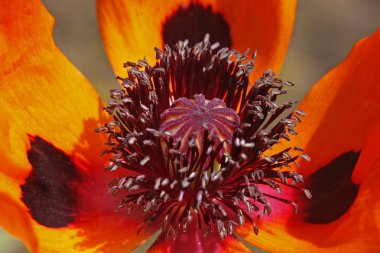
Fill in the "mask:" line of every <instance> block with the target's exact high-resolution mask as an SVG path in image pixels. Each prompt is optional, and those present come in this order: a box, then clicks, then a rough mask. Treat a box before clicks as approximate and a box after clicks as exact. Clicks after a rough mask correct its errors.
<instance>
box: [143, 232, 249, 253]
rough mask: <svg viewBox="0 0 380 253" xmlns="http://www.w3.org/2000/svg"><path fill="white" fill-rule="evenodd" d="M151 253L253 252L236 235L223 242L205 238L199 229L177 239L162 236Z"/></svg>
mask: <svg viewBox="0 0 380 253" xmlns="http://www.w3.org/2000/svg"><path fill="white" fill-rule="evenodd" d="M148 252H150V253H170V252H173V253H177V252H178V253H193V252H197V253H202V252H246V253H248V252H251V251H250V250H249V249H248V248H247V247H246V246H245V245H244V244H243V243H242V242H241V241H240V240H239V239H238V238H236V237H235V236H234V235H231V236H228V237H225V238H224V239H223V240H222V239H220V238H219V236H217V235H215V234H213V235H209V236H208V237H206V238H204V237H203V234H202V233H201V232H200V231H199V230H198V228H197V227H194V228H193V229H190V230H188V231H186V232H179V233H178V234H177V236H176V238H175V239H173V238H166V236H165V235H164V234H160V236H159V237H158V238H157V241H156V242H155V243H154V244H153V245H152V246H151V248H150V249H149V251H148Z"/></svg>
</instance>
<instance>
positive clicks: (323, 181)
mask: <svg viewBox="0 0 380 253" xmlns="http://www.w3.org/2000/svg"><path fill="white" fill-rule="evenodd" d="M359 155H360V152H354V151H349V152H346V153H344V154H341V155H340V156H338V157H336V158H335V159H334V160H332V161H331V162H330V163H329V164H327V165H326V166H324V167H322V168H320V169H319V170H318V171H316V172H315V173H314V174H312V175H311V176H310V177H309V178H307V179H306V180H305V181H306V184H307V186H306V187H305V188H307V189H309V190H310V192H311V193H312V194H313V197H312V199H310V200H309V201H306V202H304V203H305V206H304V207H303V209H304V211H303V212H304V213H305V216H304V220H305V222H308V223H312V224H327V223H330V222H333V221H335V220H337V219H339V218H340V217H341V216H342V215H343V214H345V213H346V212H347V210H348V209H349V208H350V206H351V205H352V203H353V202H354V201H355V198H356V196H357V194H358V191H359V185H356V184H354V183H353V182H352V172H353V171H354V168H355V166H356V163H357V161H358V159H359Z"/></svg>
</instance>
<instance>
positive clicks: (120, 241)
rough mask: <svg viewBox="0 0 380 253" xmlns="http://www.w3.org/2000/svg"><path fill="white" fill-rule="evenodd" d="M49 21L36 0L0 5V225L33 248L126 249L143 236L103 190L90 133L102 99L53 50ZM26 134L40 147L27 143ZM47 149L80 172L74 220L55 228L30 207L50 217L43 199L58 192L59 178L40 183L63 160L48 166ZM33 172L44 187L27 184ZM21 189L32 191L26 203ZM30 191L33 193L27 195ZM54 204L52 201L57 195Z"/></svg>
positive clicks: (100, 162) (99, 145) (99, 144)
mask: <svg viewBox="0 0 380 253" xmlns="http://www.w3.org/2000/svg"><path fill="white" fill-rule="evenodd" d="M53 23H54V20H53V18H52V17H51V16H50V14H49V13H48V12H47V10H46V9H45V8H44V6H43V5H42V3H41V2H40V1H39V0H31V1H22V0H3V1H1V2H0V66H1V67H0V108H1V110H0V118H1V124H0V142H1V145H0V160H1V165H0V210H1V211H0V216H1V218H0V225H1V226H4V228H5V229H7V230H8V231H9V232H10V233H12V234H13V235H15V236H16V237H18V238H20V239H21V240H23V241H24V242H25V243H26V244H27V246H28V247H29V249H30V250H31V251H32V252H95V251H98V250H104V251H107V250H109V251H108V252H125V251H129V250H131V249H132V248H134V247H136V246H137V245H139V244H140V243H141V242H142V241H143V240H144V239H145V238H146V235H140V236H137V235H136V229H137V225H138V223H139V219H138V218H136V217H134V216H132V217H130V218H126V217H128V216H127V214H125V210H124V211H123V212H122V211H120V212H116V211H115V209H116V208H117V204H118V201H119V200H117V199H115V198H113V197H112V196H110V195H109V194H108V193H107V187H106V185H107V183H108V182H109V181H108V180H110V179H109V176H105V174H106V173H104V172H103V166H104V162H105V159H106V158H104V159H103V158H102V159H101V158H100V157H99V154H100V152H101V150H102V149H103V148H104V146H103V143H104V140H103V139H102V138H101V137H100V136H99V135H96V133H95V132H94V129H95V128H96V127H98V126H99V124H101V122H105V120H101V119H100V117H103V116H104V115H103V114H102V102H101V100H100V98H99V96H98V95H97V94H96V92H95V91H94V89H93V88H92V86H91V85H90V84H89V82H88V81H87V80H86V79H85V77H84V76H83V75H82V74H81V73H80V72H79V71H78V70H77V69H76V68H75V67H74V66H73V65H72V64H71V63H70V62H69V61H68V60H67V58H66V57H65V56H64V55H63V54H62V53H61V52H60V51H59V50H58V49H57V47H56V45H55V44H54V42H53V39H52V32H53ZM33 139H34V140H40V142H42V143H45V144H44V145H45V146H43V145H42V146H41V145H40V146H38V145H37V147H32V144H31V140H33ZM46 143H49V144H46ZM44 148H45V149H44ZM32 151H33V152H34V153H33V155H34V156H35V157H34V159H37V160H38V159H40V160H41V161H48V162H50V163H49V166H46V165H44V164H34V165H33V164H32V162H31V158H30V157H29V155H30V152H32ZM44 151H46V153H44ZM54 154H60V155H61V156H64V157H65V159H66V158H67V159H69V160H71V161H72V162H73V164H75V165H76V167H75V168H74V169H75V170H78V171H77V172H78V173H81V178H80V179H78V182H76V185H75V187H73V189H75V190H76V191H77V193H78V194H77V195H74V196H75V198H76V202H78V206H76V207H75V212H76V216H75V217H76V219H75V220H73V221H72V222H70V223H69V224H67V225H66V226H62V225H60V226H56V227H54V226H47V225H43V224H42V223H41V220H37V219H36V218H35V217H36V216H35V215H34V216H33V212H32V210H31V209H30V208H29V206H30V203H33V201H36V202H35V204H34V206H39V204H40V205H41V207H44V208H46V210H45V212H46V214H47V215H50V214H51V210H49V206H48V205H46V204H44V203H46V199H44V198H43V196H45V195H46V194H50V192H52V191H53V192H58V193H59V192H60V191H61V190H62V189H61V188H59V187H60V185H59V182H57V186H54V181H53V182H48V183H49V184H46V185H45V184H44V183H45V182H46V178H54V177H52V175H51V174H52V172H51V171H52V169H53V168H54V167H55V165H57V166H58V167H59V166H61V167H62V166H63V165H65V164H55V163H54V159H53V155H54ZM51 159H53V161H51ZM67 161H68V160H66V162H67ZM79 161H80V162H79ZM37 162H40V161H37ZM67 163H68V164H71V163H69V162H67ZM32 166H34V167H33V169H32ZM38 166H42V167H46V168H42V169H41V168H39V169H37V167H38ZM61 167H60V168H61ZM43 170H45V171H43ZM36 171H37V172H39V173H40V172H41V171H43V172H46V173H47V174H43V173H42V174H41V173H40V174H39V175H34V176H35V178H36V177H37V179H38V180H40V181H41V182H42V183H41V184H40V186H41V185H42V186H41V187H42V188H41V189H46V191H45V190H44V191H41V190H40V191H39V192H38V189H36V188H33V184H34V183H35V182H34V181H33V179H34V178H32V176H33V173H37V172H36ZM60 172H61V173H60V174H57V175H56V176H55V178H57V179H59V178H60V177H62V178H66V176H67V175H66V173H67V171H65V170H64V171H60ZM45 175H46V177H45ZM44 180H45V181H44ZM61 181H62V180H61ZM63 181H64V180H63ZM28 182H29V183H28ZM36 184H37V183H36ZM26 186H28V187H29V188H28V190H29V194H31V196H32V197H30V196H29V204H28V205H27V204H26V202H25V198H27V197H25V187H26ZM43 187H45V188H43ZM54 187H58V189H55V188H54ZM35 191H36V192H38V193H39V194H35V195H33V193H34V192H35ZM40 195H41V198H40V199H39V197H40ZM61 196H62V195H61ZM63 197H65V196H64V195H63ZM53 201H54V202H55V203H58V205H59V203H60V202H61V199H55V200H54V199H53ZM68 208H71V207H68ZM36 210H39V209H34V211H36ZM41 210H42V209H41ZM56 211H57V210H56ZM58 211H61V210H60V209H58ZM62 211H63V212H65V211H64V210H62ZM42 217H43V216H42ZM53 218H54V216H53ZM131 219H133V221H131ZM53 221H54V219H53Z"/></svg>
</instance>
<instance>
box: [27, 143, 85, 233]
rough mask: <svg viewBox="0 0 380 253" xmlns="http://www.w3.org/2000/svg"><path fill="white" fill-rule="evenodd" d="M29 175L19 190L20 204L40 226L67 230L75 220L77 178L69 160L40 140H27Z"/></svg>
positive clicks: (60, 151)
mask: <svg viewBox="0 0 380 253" xmlns="http://www.w3.org/2000/svg"><path fill="white" fill-rule="evenodd" d="M27 155H28V160H29V162H30V164H31V165H32V171H31V173H30V175H29V176H28V178H26V180H25V184H24V185H22V186H21V189H22V201H23V202H24V203H25V205H26V206H27V207H28V208H29V210H30V214H31V216H32V217H33V219H35V220H36V221H37V222H38V223H39V224H41V225H44V226H46V227H50V228H60V227H66V226H67V225H68V224H69V223H71V222H72V221H73V220H74V218H75V213H76V193H75V189H74V184H75V182H78V180H79V178H80V175H79V172H78V170H77V168H76V167H75V165H74V163H73V162H72V161H71V160H70V157H69V156H68V155H67V154H65V153H64V152H63V151H62V150H59V149H57V148H56V147H54V145H52V144H51V143H49V142H47V141H46V140H44V139H42V138H41V137H38V136H36V137H31V138H30V150H29V151H28V154H27Z"/></svg>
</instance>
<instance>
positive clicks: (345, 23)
mask: <svg viewBox="0 0 380 253" xmlns="http://www.w3.org/2000/svg"><path fill="white" fill-rule="evenodd" d="M43 2H44V3H45V5H46V7H47V8H48V10H49V11H50V12H51V13H52V15H53V16H54V17H55V19H56V26H55V30H54V37H55V39H56V42H57V44H58V47H59V48H60V49H61V50H62V51H63V52H64V53H65V55H66V56H67V57H68V58H69V60H70V61H71V62H72V63H74V65H76V67H77V68H78V69H80V70H81V71H82V72H83V73H84V74H85V76H86V77H87V78H88V79H89V80H90V81H91V82H92V83H93V85H94V86H95V88H96V89H97V91H98V92H99V93H100V94H101V95H102V96H103V98H105V99H108V90H109V89H111V88H114V87H115V86H116V81H115V78H114V74H113V72H112V70H111V67H110V65H109V63H108V61H107V58H106V54H105V52H104V49H103V46H102V42H101V39H100V35H99V31H98V27H97V20H96V10H95V1H93V0H81V1H78V0H65V1H57V0H43ZM297 8H298V9H297V16H296V22H295V26H294V30H293V36H292V39H291V42H290V46H289V50H288V54H287V57H286V60H285V64H284V67H283V70H282V72H281V73H280V77H281V78H282V79H284V80H290V81H292V82H293V83H295V84H296V85H297V88H296V89H294V90H292V91H291V93H290V95H291V96H292V97H293V98H297V99H301V98H302V97H303V96H304V95H305V94H306V93H307V91H308V90H309V89H310V88H311V87H312V85H313V84H314V83H315V82H316V81H318V80H319V79H320V78H321V77H322V76H323V75H324V74H325V73H327V72H328V71H329V70H330V69H331V68H333V67H334V66H336V65H337V64H339V63H340V62H341V61H342V60H343V59H344V58H345V57H346V55H347V54H348V53H349V51H350V49H351V48H352V46H353V45H354V43H355V42H357V41H358V40H360V39H361V38H362V37H365V36H367V35H370V34H371V33H373V32H374V31H376V29H378V28H379V27H380V15H379V10H380V1H378V0H361V1H358V0H318V1H299V3H298V7H297ZM379 46H380V45H379ZM147 246H148V245H146V247H144V248H141V249H139V252H145V249H146V248H147ZM25 252H28V251H27V250H26V249H25V248H24V246H23V245H22V243H21V242H19V241H18V240H16V239H14V238H12V237H11V236H10V235H9V234H7V233H6V232H5V231H3V230H2V229H1V228H0V253H25ZM261 252H262V251H261Z"/></svg>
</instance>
